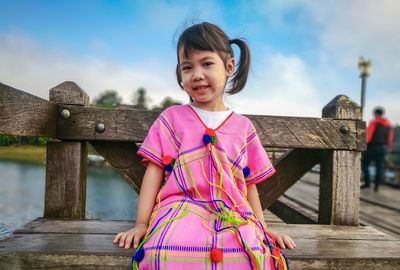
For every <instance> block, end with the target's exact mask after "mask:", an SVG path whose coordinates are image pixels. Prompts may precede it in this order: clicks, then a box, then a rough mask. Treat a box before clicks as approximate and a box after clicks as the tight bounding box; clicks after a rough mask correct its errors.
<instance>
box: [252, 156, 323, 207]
mask: <svg viewBox="0 0 400 270" xmlns="http://www.w3.org/2000/svg"><path fill="white" fill-rule="evenodd" d="M319 161H320V150H313V149H295V150H291V151H289V152H288V153H287V154H285V155H283V156H282V157H281V158H280V159H279V160H278V162H277V163H276V164H275V169H276V171H277V172H276V173H275V174H274V175H273V176H272V177H271V178H270V179H268V180H266V181H264V182H261V183H260V184H259V185H258V193H259V195H260V200H261V205H262V207H263V209H265V208H268V207H269V206H271V205H272V203H273V202H274V201H276V200H277V199H278V198H279V197H280V196H281V195H282V194H283V193H284V192H285V191H286V190H287V189H288V188H290V187H291V186H292V185H293V184H294V183H296V181H297V180H298V179H300V177H302V176H303V175H304V174H305V173H307V172H308V171H309V170H311V168H312V167H314V166H315V165H316V164H318V163H319Z"/></svg>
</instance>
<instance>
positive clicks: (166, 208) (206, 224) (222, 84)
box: [114, 22, 295, 270]
mask: <svg viewBox="0 0 400 270" xmlns="http://www.w3.org/2000/svg"><path fill="white" fill-rule="evenodd" d="M232 44H235V45H237V46H238V47H239V49H240V53H241V55H240V60H239V63H238V65H235V60H234V55H233V50H232V47H231V45H232ZM177 58H178V64H177V68H176V74H177V79H178V83H179V85H180V86H181V88H182V89H183V90H184V91H186V93H187V94H188V95H189V97H190V99H191V103H190V104H187V105H177V106H172V107H169V108H168V109H166V110H165V111H163V112H162V113H161V114H160V115H159V117H158V119H157V120H156V121H155V122H154V124H153V125H152V126H151V128H150V129H149V133H148V134H147V136H146V138H145V140H144V141H143V144H142V145H141V147H140V149H139V151H138V154H139V155H141V156H143V158H144V159H143V161H144V164H146V165H147V169H146V173H145V175H144V178H143V183H142V188H141V190H140V195H139V201H138V209H137V218H136V225H135V227H134V228H132V229H130V230H128V231H126V232H121V233H118V234H117V236H116V237H115V239H114V243H119V246H120V247H125V248H130V247H131V245H132V244H133V247H134V248H137V249H136V252H135V254H134V256H133V261H132V263H133V269H141V270H144V269H193V270H195V269H241V270H244V269H287V268H288V265H287V262H286V260H285V257H284V256H283V255H282V254H281V252H280V248H285V247H288V248H290V249H292V248H294V247H295V244H294V242H293V240H292V239H291V238H290V237H289V236H286V235H278V234H275V233H273V232H271V231H270V230H268V231H267V230H266V225H265V223H264V219H263V212H262V208H261V204H260V200H259V197H258V192H257V187H256V184H257V183H260V182H261V181H263V180H265V179H267V178H268V177H270V176H271V175H272V174H273V173H274V172H275V169H274V167H273V166H272V164H271V162H270V161H269V159H268V156H267V154H266V152H265V151H264V149H263V147H262V145H261V143H260V140H259V138H258V136H257V133H256V130H255V128H254V126H253V125H252V123H251V122H250V120H249V119H247V118H246V117H244V116H241V115H239V114H236V113H234V112H233V111H231V110H230V109H228V108H226V106H225V105H224V102H223V94H224V92H225V89H226V92H227V93H229V94H235V93H237V92H239V91H241V90H242V89H243V87H244V86H245V84H246V80H247V74H248V71H249V66H250V52H249V49H248V46H247V45H246V43H245V42H244V41H243V40H241V39H232V40H231V39H229V37H227V36H226V34H225V33H224V32H223V31H222V30H221V29H220V28H219V27H217V26H215V25H213V24H210V23H207V22H204V23H201V24H196V25H193V26H191V27H189V28H187V29H186V30H185V31H184V32H183V33H182V34H181V36H180V37H179V40H178V45H177ZM142 238H143V240H142V241H141V242H140V244H139V241H140V239H142ZM278 246H279V247H280V248H279V247H278Z"/></svg>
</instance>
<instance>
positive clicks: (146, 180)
mask: <svg viewBox="0 0 400 270" xmlns="http://www.w3.org/2000/svg"><path fill="white" fill-rule="evenodd" d="M163 175H164V170H163V169H162V168H160V167H158V166H157V165H155V164H153V163H151V162H149V165H148V166H147V169H146V172H145V174H144V177H143V181H142V187H141V188H140V193H139V199H138V204H137V211H136V224H135V227H134V228H132V229H130V230H128V231H126V232H120V233H118V234H117V235H116V236H115V238H114V241H113V242H114V243H118V242H119V246H120V247H125V248H126V249H128V248H130V247H131V245H132V243H133V247H134V248H136V247H137V246H138V244H139V241H140V239H142V238H143V237H144V235H145V234H146V232H147V228H148V227H149V219H150V216H151V212H152V210H153V207H154V204H155V201H156V196H157V193H158V191H159V189H160V186H161V181H162V179H163Z"/></svg>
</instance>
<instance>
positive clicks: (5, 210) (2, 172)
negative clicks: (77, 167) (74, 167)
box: [0, 161, 137, 238]
mask: <svg viewBox="0 0 400 270" xmlns="http://www.w3.org/2000/svg"><path fill="white" fill-rule="evenodd" d="M45 170H46V168H45V166H43V165H32V164H26V163H18V162H8V161H0V238H2V237H4V236H5V235H8V234H10V233H11V232H12V231H13V230H15V229H16V228H18V227H21V226H22V225H24V224H25V223H27V222H29V221H31V220H33V219H35V218H37V217H42V216H43V210H44V187H45ZM86 193H87V194H86V218H88V219H103V220H133V218H134V215H135V211H136V204H137V194H136V192H134V191H133V189H132V188H131V187H130V186H129V185H128V183H127V182H126V181H125V180H124V179H122V177H120V176H119V175H118V174H117V173H116V172H115V171H113V170H112V169H109V168H89V170H88V177H87V188H86Z"/></svg>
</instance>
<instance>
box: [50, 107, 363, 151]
mask: <svg viewBox="0 0 400 270" xmlns="http://www.w3.org/2000/svg"><path fill="white" fill-rule="evenodd" d="M64 109H66V110H68V111H69V112H70V115H71V116H70V117H69V118H67V119H64V118H61V117H60V118H59V121H58V128H57V138H59V139H63V140H91V141H94V140H107V141H129V142H142V141H143V139H144V138H145V136H146V134H147V131H148V129H149V128H150V126H151V124H152V123H153V122H154V121H155V119H156V118H157V116H158V113H156V112H148V111H142V110H135V109H127V108H124V109H105V108H93V107H90V108H87V107H76V106H67V105H65V106H60V107H59V111H62V110H64ZM246 116H247V117H249V118H250V120H251V121H252V122H253V123H254V126H255V128H256V130H257V133H258V136H259V137H260V140H261V142H262V143H263V145H264V146H266V147H282V148H312V149H346V150H357V151H363V150H364V149H365V145H364V144H362V140H361V138H360V137H359V136H358V134H360V132H361V131H359V130H357V127H358V126H359V125H358V123H357V121H355V120H336V119H323V118H322V119H321V118H306V117H282V116H260V115H246ZM99 123H100V124H103V125H104V127H105V129H104V131H102V132H98V131H96V124H99ZM341 130H342V131H343V130H347V132H345V133H344V132H341ZM360 140H361V142H360Z"/></svg>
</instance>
